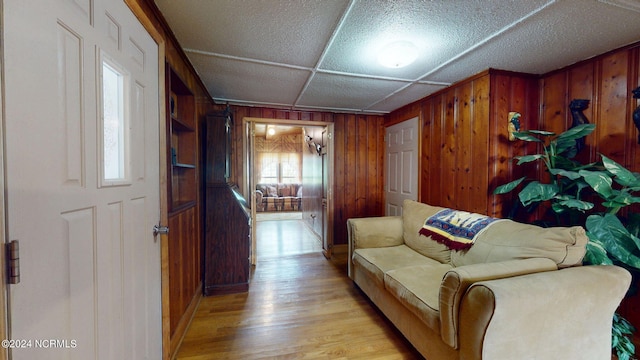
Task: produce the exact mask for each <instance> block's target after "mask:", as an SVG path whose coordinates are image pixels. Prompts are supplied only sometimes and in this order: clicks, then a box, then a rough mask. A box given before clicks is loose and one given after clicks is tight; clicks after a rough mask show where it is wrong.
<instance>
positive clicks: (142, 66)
mask: <svg viewBox="0 0 640 360" xmlns="http://www.w3.org/2000/svg"><path fill="white" fill-rule="evenodd" d="M3 7H4V14H3V16H4V18H3V22H4V32H3V34H4V66H5V67H4V69H5V72H4V81H5V127H6V142H5V144H6V170H7V171H6V173H7V177H6V185H5V186H6V196H7V219H8V221H7V225H8V230H7V236H8V239H7V240H18V241H19V244H20V263H21V278H20V283H19V284H16V285H10V286H9V307H10V309H9V311H10V315H9V320H10V327H9V331H10V337H11V339H12V340H14V343H12V344H9V345H10V346H11V347H13V348H12V349H11V350H10V351H11V356H12V358H13V359H16V360H21V359H25V360H26V359H83V360H84V359H136V360H137V359H154V360H155V359H160V358H161V356H162V343H161V340H162V331H161V321H162V320H161V286H160V285H161V284H160V239H159V238H157V239H156V238H154V235H153V233H152V227H153V225H154V224H157V223H158V221H159V219H160V210H159V159H158V157H159V135H158V132H159V106H158V48H157V44H156V43H155V42H154V41H153V39H152V38H151V37H150V36H149V34H148V33H147V32H146V31H145V30H144V28H143V27H142V25H141V24H140V23H139V22H138V21H137V20H136V18H135V16H134V15H133V14H132V13H131V11H130V10H129V8H128V7H127V6H126V5H125V3H124V2H123V1H122V0H40V1H19V0H4V1H3Z"/></svg>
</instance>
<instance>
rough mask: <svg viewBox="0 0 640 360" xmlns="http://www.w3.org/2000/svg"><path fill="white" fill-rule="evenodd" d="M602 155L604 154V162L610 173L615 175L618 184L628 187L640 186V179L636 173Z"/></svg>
mask: <svg viewBox="0 0 640 360" xmlns="http://www.w3.org/2000/svg"><path fill="white" fill-rule="evenodd" d="M600 156H602V164H603V165H604V167H605V168H606V169H607V170H608V171H609V172H610V173H612V174H613V175H615V177H616V178H615V180H616V182H617V183H618V184H620V185H622V186H628V187H636V186H640V179H639V178H638V177H636V175H635V174H634V173H632V172H631V171H629V170H627V169H626V168H625V167H624V166H622V165H620V164H618V163H617V162H615V161H613V160H611V159H610V158H608V157H606V156H604V155H600Z"/></svg>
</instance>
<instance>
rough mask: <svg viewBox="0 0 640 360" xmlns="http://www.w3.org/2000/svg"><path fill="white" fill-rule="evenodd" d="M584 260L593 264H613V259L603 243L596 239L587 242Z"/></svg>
mask: <svg viewBox="0 0 640 360" xmlns="http://www.w3.org/2000/svg"><path fill="white" fill-rule="evenodd" d="M584 262H585V263H586V264H591V265H613V261H611V259H610V258H609V257H608V256H607V250H605V248H604V246H602V244H600V243H598V242H595V241H589V242H587V252H586V254H585V255H584Z"/></svg>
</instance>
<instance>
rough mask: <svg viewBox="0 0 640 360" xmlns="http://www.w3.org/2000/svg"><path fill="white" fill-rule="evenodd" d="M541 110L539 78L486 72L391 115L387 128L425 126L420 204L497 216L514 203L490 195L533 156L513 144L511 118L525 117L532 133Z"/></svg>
mask: <svg viewBox="0 0 640 360" xmlns="http://www.w3.org/2000/svg"><path fill="white" fill-rule="evenodd" d="M536 104H537V82H536V79H535V77H532V76H531V75H527V74H519V73H510V72H505V71H498V70H487V71H485V72H483V73H480V74H478V75H476V76H473V77H471V78H469V79H467V80H465V81H462V82H460V83H457V84H455V85H453V86H451V87H449V88H447V89H444V90H442V91H440V92H438V93H436V94H434V95H432V96H429V97H427V98H424V99H422V100H420V101H417V102H415V103H412V104H409V105H407V106H405V107H403V108H401V109H398V110H397V111H394V112H392V113H391V114H389V116H388V117H387V120H386V123H385V125H386V126H389V125H392V124H396V123H398V122H401V121H404V120H407V119H410V118H412V117H414V116H419V118H420V120H421V125H422V134H421V139H422V156H421V160H420V168H421V175H420V185H419V186H420V198H419V200H420V201H421V202H425V203H428V204H432V205H437V206H443V207H450V208H455V209H461V210H467V211H473V212H478V213H483V214H490V215H494V216H496V215H502V213H503V212H504V206H503V202H504V201H510V199H509V198H505V197H496V196H494V195H492V194H491V192H492V190H493V188H494V187H495V186H496V185H499V184H501V183H504V182H507V181H510V179H511V178H512V177H513V175H518V174H515V173H516V172H517V171H514V169H513V166H512V163H511V161H510V159H511V157H512V156H513V155H514V154H521V153H522V152H526V151H528V149H526V148H524V147H523V146H522V144H521V143H519V142H513V143H512V142H509V141H508V139H507V122H508V113H509V112H510V111H517V112H520V113H521V114H522V118H521V121H522V122H523V126H525V127H527V126H528V124H530V123H533V124H536V123H537V115H538V114H537V111H536V107H535V105H536Z"/></svg>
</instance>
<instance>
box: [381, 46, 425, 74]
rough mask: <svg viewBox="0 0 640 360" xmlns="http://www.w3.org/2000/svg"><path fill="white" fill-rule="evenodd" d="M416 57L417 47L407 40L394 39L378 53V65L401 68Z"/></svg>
mask: <svg viewBox="0 0 640 360" xmlns="http://www.w3.org/2000/svg"><path fill="white" fill-rule="evenodd" d="M417 58H418V49H417V48H416V46H415V45H413V44H412V43H410V42H409V41H396V42H393V43H390V44H388V45H386V46H384V47H383V48H382V49H381V50H380V54H379V55H378V62H379V63H380V65H382V66H385V67H388V68H393V69H397V68H401V67H405V66H407V65H409V64H411V63H413V62H414V61H415V60H416V59H417Z"/></svg>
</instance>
